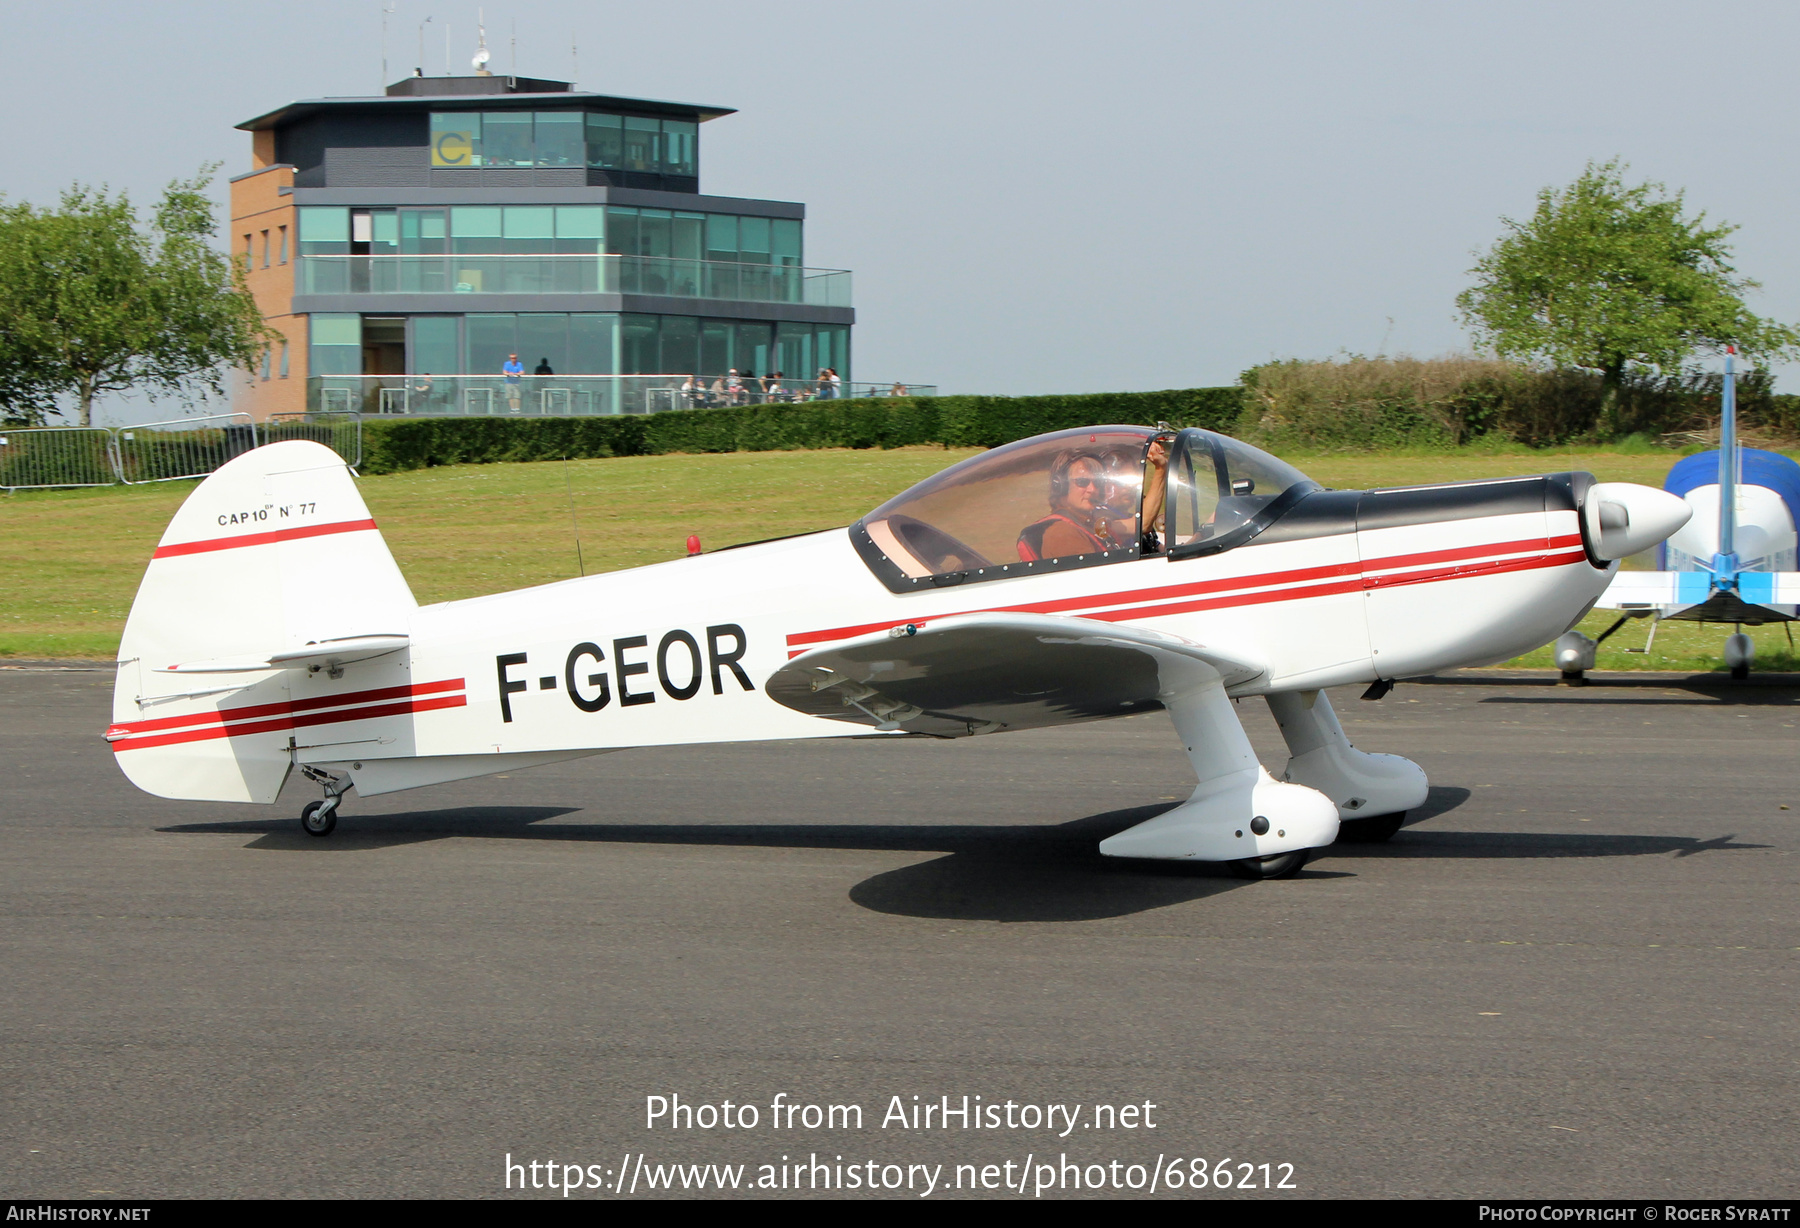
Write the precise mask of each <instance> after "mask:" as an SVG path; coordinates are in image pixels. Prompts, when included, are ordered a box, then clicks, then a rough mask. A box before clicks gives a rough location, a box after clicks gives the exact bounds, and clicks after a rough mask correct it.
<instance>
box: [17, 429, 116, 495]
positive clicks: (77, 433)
mask: <svg viewBox="0 0 1800 1228" xmlns="http://www.w3.org/2000/svg"><path fill="white" fill-rule="evenodd" d="M113 442H114V441H113V433H112V432H111V431H109V430H107V429H106V428H105V427H102V426H34V427H24V428H21V429H19V430H0V489H4V490H37V489H43V490H49V489H54V488H57V487H69V486H111V485H113V484H114V483H116V482H117V481H118V480H119V467H118V461H117V458H116V457H115V456H114V454H113Z"/></svg>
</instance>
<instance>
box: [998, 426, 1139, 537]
mask: <svg viewBox="0 0 1800 1228" xmlns="http://www.w3.org/2000/svg"><path fill="white" fill-rule="evenodd" d="M1168 465H1169V454H1168V450H1167V449H1166V448H1165V447H1164V446H1163V443H1162V441H1161V440H1160V439H1159V440H1156V441H1154V442H1152V443H1151V445H1150V449H1149V452H1148V455H1147V456H1146V457H1145V466H1144V473H1143V478H1142V481H1143V486H1142V491H1143V519H1142V521H1141V524H1142V525H1143V532H1142V536H1141V539H1140V536H1139V528H1138V526H1139V524H1140V521H1139V518H1138V491H1139V485H1138V481H1137V477H1138V475H1136V474H1134V473H1132V472H1130V468H1131V461H1130V457H1129V455H1128V454H1126V453H1123V452H1120V451H1118V450H1108V451H1101V450H1089V449H1081V448H1075V449H1071V450H1069V451H1067V452H1064V453H1062V454H1060V455H1059V456H1057V458H1056V460H1055V461H1054V462H1053V463H1052V464H1051V466H1050V514H1049V515H1048V516H1045V517H1044V518H1043V519H1041V520H1038V521H1035V522H1033V523H1032V524H1029V525H1027V526H1026V527H1025V530H1024V532H1022V533H1020V534H1019V541H1018V552H1019V557H1020V558H1021V559H1023V560H1024V561H1025V562H1027V563H1031V562H1036V561H1037V560H1039V559H1055V558H1065V557H1067V556H1070V555H1078V554H1095V553H1099V552H1101V551H1106V550H1117V549H1124V548H1129V547H1130V546H1133V545H1140V546H1141V547H1142V550H1143V553H1145V554H1155V553H1159V552H1160V551H1161V549H1162V535H1161V533H1160V531H1159V530H1160V525H1161V520H1162V511H1163V499H1164V493H1165V490H1166V487H1167V478H1168Z"/></svg>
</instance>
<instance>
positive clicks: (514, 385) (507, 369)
mask: <svg viewBox="0 0 1800 1228" xmlns="http://www.w3.org/2000/svg"><path fill="white" fill-rule="evenodd" d="M500 374H501V375H503V376H505V377H506V407H507V409H508V410H510V411H511V412H512V413H515V414H516V413H518V412H519V392H520V380H521V379H522V378H523V376H524V374H525V364H524V363H522V362H520V361H519V356H518V355H517V354H508V355H507V356H506V365H505V366H503V367H501V368H500Z"/></svg>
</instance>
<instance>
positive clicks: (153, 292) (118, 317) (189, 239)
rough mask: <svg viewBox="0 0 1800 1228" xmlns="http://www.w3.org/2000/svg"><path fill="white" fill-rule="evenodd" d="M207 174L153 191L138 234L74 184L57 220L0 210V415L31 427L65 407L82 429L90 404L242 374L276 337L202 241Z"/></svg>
mask: <svg viewBox="0 0 1800 1228" xmlns="http://www.w3.org/2000/svg"><path fill="white" fill-rule="evenodd" d="M215 169H216V167H214V166H208V167H203V168H202V169H201V172H200V174H199V175H197V176H196V177H194V178H193V179H188V180H177V181H175V182H173V183H171V184H170V185H169V186H168V187H167V188H166V189H165V190H164V192H163V196H162V200H161V201H159V202H158V204H157V206H156V209H155V211H154V213H153V214H152V216H151V218H150V220H149V225H148V227H147V228H145V227H142V226H140V224H139V221H138V216H137V211H136V210H135V209H134V208H133V207H132V205H131V202H130V200H129V199H128V198H127V197H126V196H124V195H123V194H121V195H118V196H112V195H109V194H108V193H107V192H106V191H105V190H104V189H102V190H100V191H94V190H92V189H90V188H86V187H82V186H80V185H77V186H76V187H73V188H71V189H69V190H68V191H67V192H65V193H63V197H62V204H61V207H60V208H57V209H35V208H33V207H32V206H31V205H29V204H3V203H0V406H4V407H5V408H6V410H7V411H8V416H11V417H16V418H26V419H31V418H36V419H38V420H41V419H42V416H43V413H44V411H45V409H46V408H48V407H49V405H51V404H52V403H53V400H54V398H55V397H56V396H58V395H64V394H66V395H70V396H73V397H74V399H75V402H76V405H77V407H78V410H79V417H80V422H81V425H83V426H90V425H92V423H93V405H94V398H95V397H96V396H98V395H100V394H101V393H105V392H118V391H122V390H124V389H127V388H141V389H144V390H145V391H147V392H149V394H150V395H151V396H152V397H155V396H157V395H159V394H166V393H183V394H188V393H192V392H193V391H195V390H196V389H197V388H200V387H204V388H208V389H210V390H212V391H213V392H215V393H219V394H223V392H224V390H225V389H224V381H223V369H224V368H228V367H240V368H243V369H246V370H248V369H250V368H251V367H252V366H253V365H254V364H255V362H256V360H257V359H258V357H259V356H260V355H261V353H262V351H263V349H264V348H265V347H266V346H267V345H269V344H270V343H271V341H272V340H273V339H274V336H275V334H274V333H273V331H272V330H270V329H269V328H268V326H267V325H265V324H264V323H263V320H262V313H261V312H259V311H258V310H257V308H256V304H255V301H254V300H253V299H252V298H251V297H250V294H249V291H248V290H247V289H246V288H245V285H244V270H243V267H242V266H241V265H240V264H238V263H237V262H236V261H234V260H232V259H231V258H230V257H229V256H227V255H225V254H224V253H223V252H220V251H218V250H217V249H215V248H214V247H213V246H212V244H211V242H210V240H211V238H212V236H213V234H214V231H215V226H214V223H213V217H212V207H211V204H210V202H208V200H207V199H206V196H205V191H206V187H207V185H208V183H209V182H211V178H212V172H213V171H214V170H215Z"/></svg>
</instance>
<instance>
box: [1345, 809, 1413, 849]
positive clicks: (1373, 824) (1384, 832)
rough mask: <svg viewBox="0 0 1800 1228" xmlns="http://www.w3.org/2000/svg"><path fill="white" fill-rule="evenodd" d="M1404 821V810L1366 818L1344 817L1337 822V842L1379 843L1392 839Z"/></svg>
mask: <svg viewBox="0 0 1800 1228" xmlns="http://www.w3.org/2000/svg"><path fill="white" fill-rule="evenodd" d="M1404 822H1406V811H1404V810H1402V811H1400V812H1399V813H1398V814H1374V815H1370V816H1369V817H1368V818H1366V819H1345V820H1344V821H1343V822H1341V823H1339V824H1338V843H1339V844H1380V843H1382V842H1383V841H1385V840H1391V839H1393V836H1394V833H1395V832H1397V831H1399V830H1400V825H1401V824H1402V823H1404Z"/></svg>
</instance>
